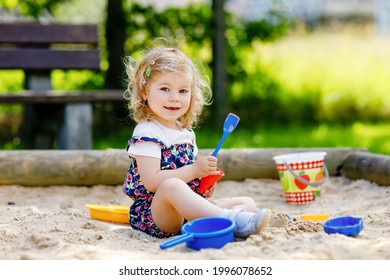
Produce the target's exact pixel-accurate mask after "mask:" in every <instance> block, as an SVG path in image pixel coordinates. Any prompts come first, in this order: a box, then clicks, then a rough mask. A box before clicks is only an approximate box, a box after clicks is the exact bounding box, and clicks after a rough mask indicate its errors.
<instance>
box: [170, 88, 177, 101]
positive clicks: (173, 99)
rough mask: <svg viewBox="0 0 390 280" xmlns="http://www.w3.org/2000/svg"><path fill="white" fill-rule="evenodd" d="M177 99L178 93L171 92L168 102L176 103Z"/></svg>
mask: <svg viewBox="0 0 390 280" xmlns="http://www.w3.org/2000/svg"><path fill="white" fill-rule="evenodd" d="M178 99H179V93H178V92H177V91H174V90H172V91H171V92H170V94H169V100H172V101H176V100H178Z"/></svg>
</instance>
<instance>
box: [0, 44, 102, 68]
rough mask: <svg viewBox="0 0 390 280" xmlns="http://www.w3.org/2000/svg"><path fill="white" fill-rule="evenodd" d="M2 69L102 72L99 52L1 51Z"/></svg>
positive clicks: (0, 63)
mask: <svg viewBox="0 0 390 280" xmlns="http://www.w3.org/2000/svg"><path fill="white" fill-rule="evenodd" d="M0 69H23V70H39V71H43V70H52V69H65V70H66V69H90V70H100V55H99V50H97V49H92V50H51V49H33V48H30V49H0Z"/></svg>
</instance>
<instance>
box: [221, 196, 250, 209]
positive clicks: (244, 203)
mask: <svg viewBox="0 0 390 280" xmlns="http://www.w3.org/2000/svg"><path fill="white" fill-rule="evenodd" d="M214 203H215V205H217V206H218V207H221V208H225V209H234V208H239V209H242V210H244V211H250V212H256V203H255V201H254V200H253V199H252V198H250V197H247V196H238V197H231V198H221V199H216V200H214Z"/></svg>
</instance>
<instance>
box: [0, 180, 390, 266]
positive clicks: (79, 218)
mask: <svg viewBox="0 0 390 280" xmlns="http://www.w3.org/2000/svg"><path fill="white" fill-rule="evenodd" d="M237 195H248V196H251V197H253V198H254V199H255V201H256V202H257V204H258V206H259V207H267V208H270V209H272V211H273V212H272V220H271V224H270V226H269V227H268V228H266V229H265V230H264V231H263V232H262V233H261V234H259V235H252V236H250V237H249V238H247V239H246V240H243V239H236V240H235V242H233V243H229V244H227V245H226V246H225V247H223V248H222V249H204V250H201V251H193V250H191V249H189V248H187V247H186V244H185V243H182V244H180V245H177V246H174V247H172V248H169V249H167V250H161V249H160V247H159V244H160V243H161V242H162V241H161V240H159V239H155V238H152V237H149V236H147V235H146V234H144V233H142V232H138V231H135V230H133V229H131V228H130V226H129V225H125V224H115V223H108V222H102V221H98V220H94V219H91V218H90V215H89V209H88V208H86V207H85V204H87V203H103V204H107V203H111V204H123V205H129V204H130V203H131V200H130V199H129V198H128V197H126V196H125V195H124V194H123V193H122V190H121V186H100V185H99V186H92V187H83V186H79V187H75V186H50V187H23V186H0V217H1V221H0V259H2V260H25V259H35V260H78V259H83V260H98V259H103V260H119V259H127V260H129V259H139V260H153V259H164V260H174V259H181V260H186V259H187V260H188V259H197V260H203V259H220V260H224V259H233V260H234V259H237V260H238V259H267V260H290V259H291V260H327V259H332V260H360V259H363V260H371V259H373V260H388V259H390V250H389V248H390V188H389V187H386V186H378V185H376V184H373V183H370V182H368V181H364V180H357V181H351V180H349V179H347V178H345V177H331V178H330V179H329V180H328V181H327V182H326V183H325V184H324V185H323V186H322V195H321V197H320V198H319V199H318V200H316V201H315V202H313V203H310V204H306V205H290V204H287V203H285V200H284V194H283V191H282V188H281V185H280V182H279V180H273V179H247V180H245V181H240V182H238V181H221V182H220V183H219V184H218V189H217V191H216V193H215V198H220V197H229V196H237ZM304 213H328V214H330V216H331V217H338V216H355V217H361V218H363V221H364V229H363V230H362V231H361V232H360V234H359V235H357V236H355V237H347V236H344V235H340V234H332V235H328V234H327V233H325V232H324V230H323V226H322V224H321V223H315V222H311V221H302V220H301V219H300V215H301V214H304Z"/></svg>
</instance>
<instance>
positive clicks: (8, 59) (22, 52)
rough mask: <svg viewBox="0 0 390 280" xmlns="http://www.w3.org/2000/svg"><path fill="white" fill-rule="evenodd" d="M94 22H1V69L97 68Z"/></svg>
mask: <svg viewBox="0 0 390 280" xmlns="http://www.w3.org/2000/svg"><path fill="white" fill-rule="evenodd" d="M98 43H99V36H98V31H97V26H96V25H88V24H83V25H69V24H66V25H65V24H40V23H23V22H22V23H0V69H23V70H26V71H34V72H35V71H50V70H52V69H64V70H67V69H88V70H99V69H100V55H99V49H98Z"/></svg>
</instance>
